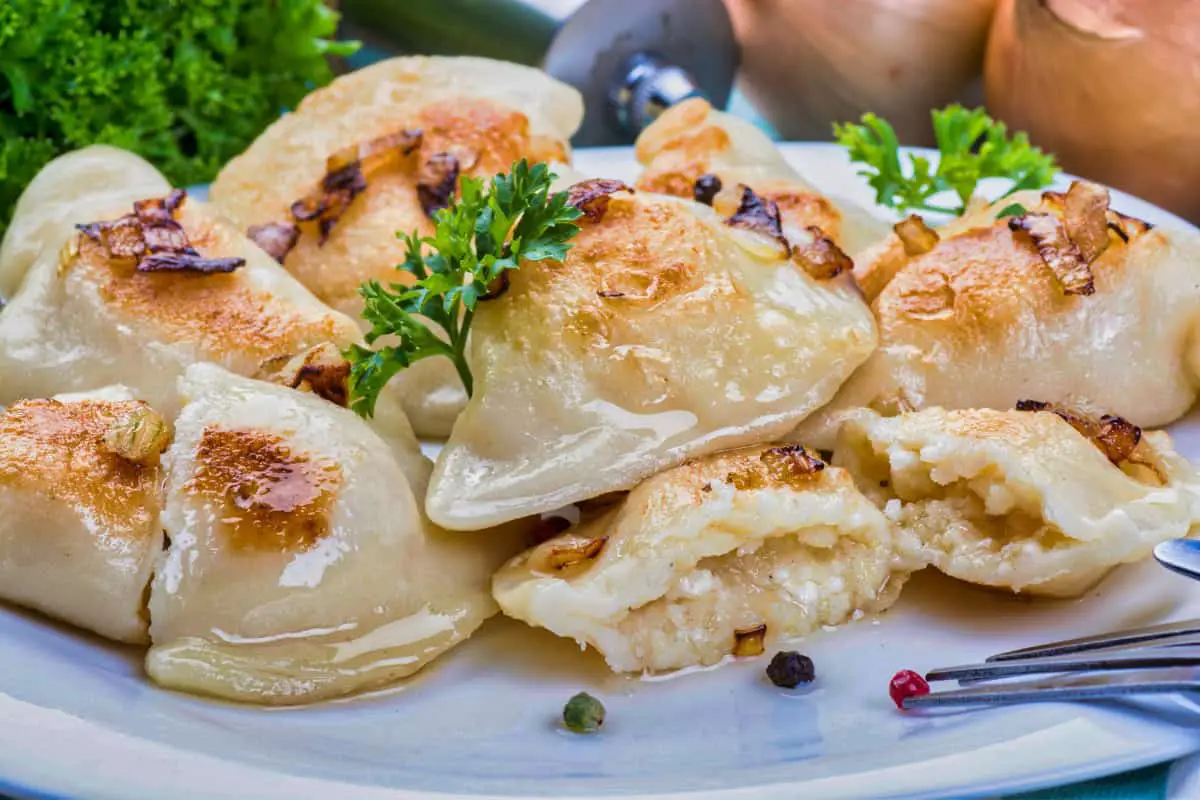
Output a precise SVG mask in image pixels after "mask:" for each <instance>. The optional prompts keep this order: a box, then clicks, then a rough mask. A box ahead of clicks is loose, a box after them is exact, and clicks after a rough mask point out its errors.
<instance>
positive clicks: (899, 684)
mask: <svg viewBox="0 0 1200 800" xmlns="http://www.w3.org/2000/svg"><path fill="white" fill-rule="evenodd" d="M888 694H890V695H891V696H892V702H893V703H895V704H896V708H898V709H900V710H901V711H903V710H904V699H905V698H906V697H918V696H920V695H923V694H929V684H928V683H927V682H926V681H925V679H924V678H922V677H921V676H920V675H918V674H917V673H915V672H913V671H912V670H911V669H902V670H900V671H899V672H897V673H896V674H895V675H893V676H892V682H891V684H889V686H888Z"/></svg>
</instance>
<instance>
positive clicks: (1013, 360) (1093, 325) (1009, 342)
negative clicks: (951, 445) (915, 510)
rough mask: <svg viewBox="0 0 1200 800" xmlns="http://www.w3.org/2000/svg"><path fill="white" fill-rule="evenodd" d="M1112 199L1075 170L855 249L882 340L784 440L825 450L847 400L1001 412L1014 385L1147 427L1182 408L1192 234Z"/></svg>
mask: <svg viewBox="0 0 1200 800" xmlns="http://www.w3.org/2000/svg"><path fill="white" fill-rule="evenodd" d="M1107 198H1108V193H1107V191H1106V190H1104V189H1103V188H1102V187H1098V186H1096V185H1095V184H1084V183H1081V182H1077V183H1076V184H1075V185H1074V186H1073V187H1072V189H1071V191H1070V192H1068V193H1066V194H1061V193H1056V192H1046V193H1038V192H1019V193H1017V194H1015V195H1013V196H1011V197H1008V198H1005V199H1003V200H1001V201H999V202H997V203H995V204H992V205H991V206H987V207H984V208H978V209H975V210H972V211H968V213H967V214H966V215H964V216H963V217H962V218H960V219H957V220H955V221H953V222H951V223H949V224H948V225H946V226H944V227H941V228H938V229H936V231H935V234H936V235H935V236H934V237H933V241H929V239H928V237H925V236H923V235H922V234H921V232H920V231H916V232H914V231H901V232H899V233H897V235H895V236H892V237H889V239H887V240H885V241H884V242H882V243H881V244H880V245H879V247H877V248H875V250H874V251H873V252H872V253H871V254H869V255H866V256H862V257H859V258H857V259H856V261H855V267H854V273H855V278H856V279H857V281H858V282H859V284H860V285H861V286H862V287H863V290H864V292H865V293H866V295H867V298H868V300H870V301H871V303H872V308H873V309H874V311H875V314H876V317H877V319H878V321H879V338H880V343H879V349H878V350H877V351H876V352H875V354H874V355H872V357H871V358H870V359H869V360H868V361H867V362H866V364H864V365H863V367H862V368H861V369H859V370H858V372H857V373H856V374H855V375H854V376H853V377H852V378H851V379H850V380H849V381H847V382H846V384H845V386H843V388H842V390H841V391H840V392H839V394H838V396H837V397H836V398H834V400H833V401H832V402H831V403H830V404H829V406H827V407H826V408H825V409H822V410H821V411H820V412H818V413H817V414H814V415H813V416H812V417H810V418H809V419H808V420H806V421H805V422H804V424H803V425H802V426H801V427H800V429H799V430H798V431H797V432H796V433H795V434H794V437H789V438H794V439H795V441H800V442H804V443H805V444H808V445H811V446H814V447H825V448H828V447H832V443H833V439H834V437H835V436H836V428H837V425H838V421H839V420H840V419H841V416H842V415H843V414H844V413H845V412H847V411H851V410H853V409H855V408H862V407H869V408H874V409H876V410H878V411H880V412H882V413H896V412H898V411H902V410H912V409H922V408H928V407H931V406H942V407H944V408H1000V409H1004V408H1012V407H1013V406H1014V404H1015V403H1016V402H1017V401H1018V400H1020V399H1022V398H1023V397H1036V398H1038V399H1039V400H1044V401H1049V402H1060V403H1069V404H1071V405H1074V406H1079V407H1083V408H1087V409H1091V410H1094V411H1102V412H1111V413H1114V414H1118V415H1120V416H1122V417H1125V418H1127V419H1129V420H1130V421H1132V422H1133V423H1135V424H1137V425H1141V426H1144V427H1159V426H1162V425H1166V424H1168V423H1170V422H1172V421H1174V420H1176V419H1178V418H1179V417H1180V416H1182V415H1183V414H1184V413H1185V412H1186V411H1187V410H1188V409H1189V408H1190V407H1191V406H1192V405H1193V404H1194V403H1195V401H1196V399H1197V396H1198V395H1197V386H1198V385H1200V383H1198V382H1197V376H1200V282H1197V281H1196V280H1195V275H1194V273H1195V264H1196V261H1197V259H1200V234H1197V233H1196V232H1195V231H1185V230H1171V229H1167V228H1164V227H1155V228H1152V227H1151V226H1149V225H1147V224H1146V223H1144V222H1141V221H1139V220H1135V219H1132V218H1130V217H1125V216H1122V215H1120V214H1118V213H1117V212H1115V211H1113V210H1112V209H1110V208H1108V207H1107ZM922 227H923V226H922ZM905 238H907V240H908V242H909V244H908V245H907V247H908V250H907V251H906V245H905V241H904V239H905ZM910 253H911V254H910Z"/></svg>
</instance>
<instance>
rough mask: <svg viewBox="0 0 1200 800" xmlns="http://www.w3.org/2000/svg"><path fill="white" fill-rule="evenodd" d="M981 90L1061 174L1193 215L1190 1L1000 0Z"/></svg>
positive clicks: (1197, 107)
mask: <svg viewBox="0 0 1200 800" xmlns="http://www.w3.org/2000/svg"><path fill="white" fill-rule="evenodd" d="M986 90H987V104H988V109H989V110H990V111H991V112H992V113H993V114H994V115H995V116H997V117H999V118H1000V119H1003V120H1004V121H1005V122H1007V123H1008V124H1009V126H1010V127H1012V128H1015V129H1018V130H1024V131H1028V133H1029V136H1030V139H1031V140H1032V141H1033V142H1034V143H1035V144H1038V145H1040V146H1041V147H1043V148H1045V149H1046V150H1048V151H1050V152H1053V153H1054V154H1055V155H1057V156H1058V158H1059V161H1060V163H1061V164H1062V166H1063V168H1064V169H1066V170H1067V171H1069V172H1074V173H1076V174H1078V175H1083V176H1086V177H1088V178H1090V179H1093V180H1097V181H1102V182H1104V183H1107V184H1109V185H1111V186H1115V187H1117V188H1119V189H1124V190H1126V191H1128V192H1131V193H1133V194H1136V195H1139V196H1141V197H1144V198H1146V199H1147V200H1151V201H1153V202H1155V203H1158V204H1159V205H1161V206H1163V207H1165V208H1168V209H1170V210H1172V211H1175V212H1176V213H1179V214H1182V215H1183V216H1185V217H1188V218H1190V219H1192V220H1197V221H1200V189H1197V186H1198V184H1200V0H1000V2H999V4H998V5H997V8H996V18H995V23H994V24H993V26H992V33H991V38H990V40H989V43H988V52H987V59H986Z"/></svg>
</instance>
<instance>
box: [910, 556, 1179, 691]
mask: <svg viewBox="0 0 1200 800" xmlns="http://www.w3.org/2000/svg"><path fill="white" fill-rule="evenodd" d="M1154 557H1155V559H1157V561H1158V562H1159V563H1160V564H1162V565H1163V566H1164V567H1166V568H1167V569H1170V570H1172V571H1174V572H1178V573H1180V574H1181V575H1186V576H1187V577H1189V578H1193V579H1195V580H1200V541H1190V540H1182V539H1181V540H1173V541H1169V542H1164V543H1162V544H1160V545H1159V546H1158V547H1156V548H1155V549H1154ZM1034 675H1042V676H1046V675H1048V676H1050V677H1042V678H1039V679H1035V680H1022V681H1007V682H1005V683H1000V684H995V683H988V684H986V685H978V684H981V683H983V682H986V681H996V680H1004V679H1009V678H1016V677H1021V676H1026V677H1028V676H1034ZM925 677H926V679H927V680H928V681H929V682H930V683H934V682H937V681H958V682H959V684H960V685H962V686H964V688H960V689H950V690H947V691H939V692H933V693H931V694H926V695H917V696H914V697H908V698H906V699H905V700H904V707H905V708H933V707H945V706H972V705H1008V704H1011V703H1029V702H1039V701H1062V700H1095V699H1103V698H1112V697H1121V696H1127V695H1133V694H1174V693H1178V692H1200V620H1190V621H1187V622H1175V623H1170V624H1167V625H1155V626H1153V627H1149V628H1139V629H1137V630H1130V631H1120V632H1117V633H1110V634H1105V635H1102V636H1088V637H1084V638H1081V639H1070V640H1067V641H1062V642H1051V643H1049V644H1043V645H1038V646H1036V647H1026V648H1022V649H1020V650H1011V651H1009V652H1006V653H998V654H997V655H994V656H992V657H990V658H988V659H987V661H985V662H983V663H982V664H968V665H965V666H960V667H945V668H942V669H935V670H933V671H931V672H930V673H929V674H927V675H926V676H925Z"/></svg>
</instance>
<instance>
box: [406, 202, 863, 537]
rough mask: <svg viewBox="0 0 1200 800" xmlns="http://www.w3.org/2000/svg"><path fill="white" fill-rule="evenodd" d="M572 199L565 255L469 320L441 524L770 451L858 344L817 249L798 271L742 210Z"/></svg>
mask: <svg viewBox="0 0 1200 800" xmlns="http://www.w3.org/2000/svg"><path fill="white" fill-rule="evenodd" d="M571 193H572V195H573V196H575V197H576V198H577V199H578V198H590V199H578V202H580V203H582V204H583V205H584V206H585V208H587V209H588V210H589V212H590V213H591V215H592V216H590V217H584V218H583V219H582V221H581V222H582V229H581V230H580V232H579V233H578V235H577V236H576V237H575V238H574V240H573V241H572V247H571V250H570V251H569V252H568V254H567V256H566V259H565V260H564V261H562V262H561V263H560V262H551V261H538V262H533V263H526V264H523V265H522V266H521V268H520V269H519V270H515V271H513V272H512V273H510V285H509V288H508V290H507V291H506V292H504V293H503V294H501V295H500V296H499V297H498V298H496V299H494V300H489V301H487V302H483V303H480V304H479V307H478V309H477V311H476V316H475V321H474V325H473V327H472V332H471V335H472V341H471V345H470V348H471V349H470V356H471V365H472V371H473V373H474V378H475V392H474V395H473V396H472V398H471V401H470V403H468V405H467V408H466V410H465V411H464V412H463V414H462V416H460V417H459V419H458V422H457V423H456V424H455V426H454V431H453V433H452V434H451V436H450V439H449V441H448V442H447V444H446V447H445V449H443V450H442V453H441V455H440V456H439V458H438V463H437V467H436V469H435V471H434V476H433V480H432V482H431V484H430V491H429V496H428V498H427V499H426V508H427V510H428V511H429V515H430V517H432V518H433V520H434V521H435V522H437V523H438V524H440V525H443V526H445V527H447V528H451V529H463V530H472V529H477V528H484V527H488V526H490V525H494V524H496V523H499V522H502V521H505V520H511V519H516V518H519V517H523V516H528V515H531V514H536V513H540V512H545V511H552V510H554V509H556V508H558V507H560V506H562V505H564V504H567V503H571V502H574V501H577V500H581V499H585V498H589V497H594V496H597V495H601V494H604V493H605V492H610V491H614V490H620V489H628V488H631V487H632V486H634V485H636V484H637V483H639V482H640V481H642V480H644V479H645V478H647V477H649V476H651V475H653V474H655V473H656V472H659V471H661V470H663V469H666V468H669V467H672V466H675V465H678V464H680V463H682V462H684V461H686V460H688V459H690V458H695V457H698V456H702V455H706V454H708V453H713V452H716V451H718V450H723V449H727V448H730V447H738V446H742V445H747V444H752V443H755V442H760V441H764V440H770V439H773V438H776V437H778V436H780V435H782V434H783V433H784V432H786V431H788V430H790V429H792V428H793V427H795V423H796V422H798V421H799V420H801V419H803V418H804V417H805V416H806V415H807V414H809V413H811V412H812V411H813V410H814V409H816V408H818V407H820V406H821V405H823V404H824V403H826V402H828V400H829V398H831V397H832V396H833V393H834V392H835V391H836V390H837V387H838V386H839V385H840V384H841V382H842V381H843V380H844V379H845V378H846V376H848V375H849V374H850V372H851V371H853V370H854V368H855V367H857V366H858V365H859V364H861V363H862V361H863V360H864V359H865V358H866V357H867V355H868V354H869V353H870V352H871V350H872V349H873V348H874V344H875V331H874V322H873V320H872V319H871V314H870V311H869V310H868V308H867V307H866V305H865V304H864V303H863V302H862V300H861V298H860V296H859V293H858V290H857V288H856V287H855V286H854V285H853V283H852V282H851V281H849V277H850V276H849V273H848V271H847V272H843V273H841V274H838V269H840V268H841V265H842V264H844V263H845V261H846V259H845V255H844V254H841V253H840V251H837V249H836V247H834V246H833V245H832V244H831V243H829V242H828V241H827V240H822V241H821V242H819V243H816V244H820V245H823V247H817V246H816V244H814V243H810V244H813V250H812V255H813V258H812V260H810V259H809V258H808V257H807V256H805V255H804V254H805V253H808V252H809V251H808V249H807V248H806V247H800V246H797V247H796V248H795V249H794V250H792V251H789V248H788V246H787V245H786V244H785V243H784V242H783V241H781V240H782V236H781V235H780V234H779V231H778V230H777V229H776V230H774V231H773V232H770V231H768V229H769V226H768V225H766V224H765V220H764V219H762V218H761V217H758V218H755V217H754V215H753V214H749V213H748V214H746V215H745V219H733V220H725V219H722V218H721V217H720V216H718V215H717V213H716V212H715V211H714V210H713V209H711V208H709V207H708V206H705V205H702V204H699V203H695V202H692V201H690V200H683V199H680V198H676V197H668V196H665V195H659V194H651V193H648V192H640V191H639V192H636V193H631V192H629V191H628V190H627V189H622V188H620V185H619V184H615V183H614V182H597V181H589V182H584V183H580V184H576V185H575V186H573V187H572V189H571ZM751 200H753V198H751ZM750 205H753V202H751V203H750ZM756 221H757V222H763V223H764V225H763V227H762V228H758V227H755V223H756ZM742 222H745V223H746V224H747V225H749V226H750V227H749V228H746V227H740V225H739V223H742ZM789 252H790V255H789ZM835 254H836V256H837V257H834V258H829V259H827V260H822V259H821V258H820V257H823V256H834V255H835Z"/></svg>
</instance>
